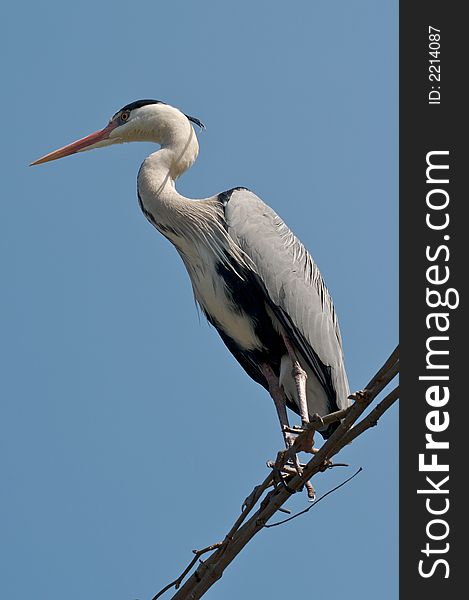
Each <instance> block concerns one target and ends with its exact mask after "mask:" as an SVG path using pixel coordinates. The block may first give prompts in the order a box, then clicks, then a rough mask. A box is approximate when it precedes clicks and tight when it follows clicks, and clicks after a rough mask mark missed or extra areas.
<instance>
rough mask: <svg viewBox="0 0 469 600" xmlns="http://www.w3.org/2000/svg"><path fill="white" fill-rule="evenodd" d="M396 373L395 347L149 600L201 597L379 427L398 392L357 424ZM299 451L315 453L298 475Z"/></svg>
mask: <svg viewBox="0 0 469 600" xmlns="http://www.w3.org/2000/svg"><path fill="white" fill-rule="evenodd" d="M398 372H399V348H398V347H397V348H396V349H395V350H394V352H393V353H392V354H391V356H390V357H389V358H388V360H387V361H386V362H385V363H384V365H383V366H382V367H381V369H380V370H379V371H378V372H377V373H376V375H375V376H374V377H372V378H371V380H370V382H369V383H368V385H367V386H366V387H365V388H364V389H363V390H361V391H358V392H355V394H352V395H351V396H350V398H352V399H353V400H354V403H353V404H352V405H351V406H350V407H348V408H347V409H344V410H340V411H337V412H335V413H331V414H329V415H326V416H324V417H322V418H321V417H319V416H317V417H316V418H314V419H312V421H311V423H309V425H308V426H307V427H306V428H304V429H303V430H297V429H292V430H291V431H292V432H295V433H298V431H300V433H299V434H298V436H297V438H296V439H295V442H294V444H293V445H292V447H291V448H289V449H288V450H282V451H280V452H279V453H278V455H277V459H276V461H275V462H274V463H268V465H269V466H271V468H272V471H271V472H270V473H269V475H268V476H267V477H266V478H265V479H264V481H263V482H262V483H261V484H259V485H257V486H256V487H255V488H254V489H253V491H252V492H251V493H250V494H249V495H248V497H247V498H246V500H245V501H244V503H243V506H242V511H241V514H240V516H239V517H238V518H237V519H236V521H235V523H234V524H233V526H232V527H231V529H230V530H229V531H228V533H227V534H226V536H225V538H224V540H223V541H222V542H219V543H217V544H213V545H212V546H208V547H207V548H204V549H202V550H194V551H193V552H194V554H195V556H194V558H193V559H192V560H191V561H190V563H189V565H188V566H187V567H186V568H185V569H184V571H183V572H182V573H181V575H180V576H179V577H178V578H177V579H175V580H174V581H172V582H171V583H169V584H168V585H167V586H165V587H164V588H163V589H162V590H161V591H160V592H158V594H157V595H156V596H154V598H153V600H157V598H160V597H161V595H162V594H164V592H166V591H167V590H169V589H170V588H171V587H175V588H176V590H178V591H177V592H176V594H174V596H173V597H172V598H173V600H182V599H184V600H186V599H189V598H190V599H191V600H197V599H198V598H201V597H202V596H203V595H204V594H205V592H206V591H207V590H208V589H209V588H210V587H212V585H213V584H214V583H215V582H216V581H218V579H220V577H221V576H222V575H223V572H224V570H225V569H226V567H227V566H228V565H229V564H230V563H231V562H232V561H233V560H234V559H235V558H236V556H237V555H238V554H239V553H240V552H241V550H242V549H243V548H244V546H245V545H246V544H247V543H248V542H249V541H250V540H251V539H252V538H253V537H254V536H255V535H256V534H257V533H259V531H261V530H262V529H264V528H265V527H266V526H267V525H266V524H267V522H268V521H269V519H270V518H271V517H272V516H273V515H274V514H275V513H276V512H277V511H280V512H288V511H286V510H285V509H284V508H282V505H283V504H284V503H285V502H286V501H287V500H288V499H289V498H290V496H291V495H292V494H294V493H295V492H298V491H300V490H302V489H303V487H304V486H307V488H308V495H311V493H312V490H313V488H312V486H311V484H310V483H309V480H310V479H311V478H312V477H313V476H314V475H316V474H317V473H319V472H320V471H325V470H326V469H328V468H330V467H331V466H335V465H334V463H332V462H331V459H332V457H333V456H335V455H336V454H337V453H338V452H339V451H340V450H342V448H344V446H346V445H347V444H349V443H351V442H352V441H353V440H355V439H356V438H357V437H358V436H360V435H362V434H363V433H364V432H365V431H367V430H368V429H369V428H370V427H373V426H375V425H376V424H377V422H378V420H379V419H380V417H381V416H382V415H383V414H384V413H385V412H386V411H387V410H388V409H389V408H390V407H391V406H392V405H393V404H394V402H396V400H397V399H398V397H399V388H398V387H396V388H394V389H393V390H392V391H391V392H390V393H388V394H387V395H386V396H385V398H384V399H383V400H381V401H380V402H379V403H378V404H377V405H376V406H375V407H374V408H373V410H371V411H370V412H369V413H368V415H366V416H365V417H363V418H362V419H361V420H359V419H360V417H361V416H362V415H363V413H364V412H365V411H366V409H367V408H368V407H369V406H370V404H371V403H372V402H373V400H374V399H375V398H376V397H377V396H378V394H380V392H382V391H383V390H384V388H385V387H386V386H387V385H388V384H389V383H390V382H391V381H392V380H393V379H394V377H395V376H396V375H397V374H398ZM336 421H341V422H340V424H339V426H338V427H337V429H336V430H335V431H334V433H333V434H332V435H331V437H330V438H329V439H328V440H327V441H326V442H325V443H324V444H323V446H321V448H319V449H316V448H314V447H313V437H314V433H315V431H316V430H317V429H319V428H321V427H323V426H324V425H328V424H330V423H333V422H336ZM300 451H306V452H309V453H311V454H313V457H312V458H311V460H310V461H309V462H308V463H307V464H306V465H304V466H302V468H301V474H299V473H298V472H297V471H296V469H295V468H293V467H292V466H291V465H289V464H287V463H288V461H289V459H292V458H294V457H295V455H296V454H297V453H298V452H300ZM354 476H355V475H354ZM350 479H351V478H349V480H350ZM347 481H348V480H347ZM347 481H345V482H343V483H342V484H340V485H339V486H337V488H334V489H338V487H341V486H342V485H344V484H345V483H347ZM307 484H308V485H307ZM269 488H272V489H269ZM332 491H334V490H330V492H328V493H327V494H325V495H324V496H322V497H321V498H319V499H318V500H317V501H316V503H317V502H319V500H321V499H322V498H324V497H325V496H326V495H328V494H329V493H331V492H332ZM313 492H314V490H313ZM259 502H260V504H259V506H258V508H257V510H256V511H255V512H254V514H252V515H251V516H250V518H249V519H248V516H249V515H250V513H251V512H252V511H253V509H254V508H255V507H256V506H257V504H258V503H259ZM312 506H314V504H312V505H311V506H309V507H308V508H307V509H305V511H302V512H306V511H307V510H309V509H310V508H311V507H312ZM299 514H301V513H298V515H299ZM298 515H293V516H292V517H290V518H289V519H285V521H287V520H291V519H292V518H294V517H296V516H298ZM276 524H280V523H274V524H271V525H268V527H272V526H273V525H276ZM211 551H212V552H213V553H212V554H211V555H210V556H209V558H208V559H207V560H205V561H202V559H200V556H201V555H202V554H205V553H207V552H211ZM197 560H199V563H200V564H199V566H198V567H197V569H196V570H195V571H194V572H193V573H192V575H191V576H190V577H189V578H188V579H187V581H186V583H185V584H184V585H183V586H182V587H180V585H181V583H182V581H183V580H184V578H185V577H186V576H187V575H188V573H189V572H190V571H191V569H192V568H193V567H194V566H195V564H196V562H197ZM178 588H180V589H178Z"/></svg>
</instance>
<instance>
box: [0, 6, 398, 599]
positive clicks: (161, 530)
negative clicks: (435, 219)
mask: <svg viewBox="0 0 469 600" xmlns="http://www.w3.org/2000/svg"><path fill="white" fill-rule="evenodd" d="M6 11H7V13H8V14H7V15H5V17H8V18H5V20H4V28H5V29H6V31H5V32H4V34H3V35H2V41H1V42H0V43H1V44H2V46H4V45H5V46H6V48H3V55H4V56H8V60H5V61H4V63H3V71H4V74H3V81H4V82H6V84H7V85H6V86H5V87H4V94H3V105H2V108H3V120H2V125H3V131H2V164H3V167H4V171H3V176H2V180H1V186H2V201H1V203H0V264H1V271H2V282H3V285H2V295H1V298H0V303H1V311H0V315H1V348H0V352H1V357H0V358H1V364H2V367H3V369H2V370H3V375H2V381H1V383H0V390H1V396H2V401H1V406H2V408H1V412H2V416H1V423H0V463H1V473H2V481H3V485H2V488H3V489H2V492H1V494H0V509H1V510H0V515H1V516H0V519H1V522H0V529H1V539H2V543H1V548H0V553H1V556H0V565H1V566H0V571H4V572H3V573H1V575H0V582H1V583H0V594H1V596H2V597H3V598H8V599H9V600H20V599H22V600H23V599H24V598H26V597H32V596H34V597H36V598H39V599H41V600H42V599H44V600H45V599H47V600H59V599H62V598H64V597H67V599H68V600H79V599H80V600H82V599H83V598H99V599H100V600H105V599H112V600H119V599H122V600H134V599H137V598H138V599H140V600H145V599H149V598H151V597H152V595H153V594H154V593H155V592H156V591H158V590H159V589H160V588H161V587H162V586H163V585H164V584H166V583H167V582H169V581H170V580H171V579H173V578H175V577H176V576H177V575H178V574H179V573H180V571H181V570H182V569H183V568H184V567H185V565H186V564H187V562H188V561H189V559H190V557H191V550H192V549H193V548H202V547H204V546H207V545H209V544H211V543H214V542H216V541H218V540H220V539H221V538H222V537H223V535H224V533H225V532H226V531H227V530H228V529H229V527H230V526H231V524H232V522H233V521H234V519H235V518H236V517H237V515H238V513H239V508H240V505H241V503H242V501H243V500H244V498H245V497H246V495H247V494H248V493H249V492H250V491H251V490H252V488H253V487H254V485H256V484H257V483H259V482H260V481H261V480H262V479H263V478H264V476H265V474H266V467H265V461H266V460H267V459H269V458H273V457H274V456H275V453H276V451H277V450H278V449H279V447H280V446H281V436H280V433H279V430H278V424H277V418H276V415H275V410H274V407H273V403H272V401H271V400H270V398H269V397H268V395H267V394H266V392H265V391H264V390H263V389H262V388H261V387H260V386H258V385H257V384H255V383H254V382H252V381H251V380H250V379H249V378H248V377H247V376H246V375H245V373H244V372H243V371H242V369H241V368H240V367H239V366H238V364H237V363H236V362H235V360H234V359H233V358H232V357H231V356H230V354H229V352H228V351H227V350H226V349H225V347H224V346H223V344H222V342H221V340H220V339H219V338H218V336H217V334H216V332H215V331H214V330H212V329H211V328H210V327H209V326H208V325H207V324H206V323H205V321H204V319H203V318H199V317H198V316H197V311H196V309H195V306H194V301H193V297H192V293H191V288H190V284H189V281H188V277H187V274H186V273H185V271H184V268H183V266H182V263H181V261H180V259H179V257H178V255H177V253H176V252H175V251H174V249H173V248H172V247H171V246H170V244H169V243H168V242H167V241H166V240H165V239H164V238H163V237H162V236H160V235H159V234H158V232H156V230H154V229H152V227H151V226H150V225H149V223H147V221H146V220H145V218H144V217H143V215H142V214H141V213H140V210H139V208H138V204H137V200H136V174H137V170H138V168H139V165H140V163H141V161H142V160H143V158H144V157H145V156H146V155H147V154H149V153H150V152H151V151H153V149H154V147H152V146H151V145H150V144H132V145H128V146H115V147H112V148H108V149H103V150H99V151H93V152H89V153H85V154H80V155H77V156H73V157H69V158H67V159H64V160H61V161H57V162H55V163H50V164H47V165H42V166H39V167H34V168H28V167H27V165H28V163H29V162H31V161H32V160H34V159H36V158H38V157H39V156H41V155H42V154H44V153H45V152H48V151H50V150H53V149H55V148H57V147H59V146H62V145H63V144H65V143H68V142H70V141H73V140H75V139H76V138H78V137H82V136H83V135H86V134H88V133H90V132H92V131H94V130H96V129H98V128H100V127H102V126H104V125H105V124H106V122H107V120H108V118H109V117H110V116H111V115H112V114H113V113H114V112H115V111H116V110H118V109H119V108H120V107H121V106H123V105H124V104H126V103H128V102H131V101H133V100H136V99H139V98H147V97H150V98H157V99H160V100H164V101H166V102H168V103H171V104H174V105H175V106H178V107H180V108H181V109H182V110H183V111H184V112H186V113H188V114H191V115H194V116H196V117H198V118H199V119H201V120H202V121H203V122H204V123H205V124H206V125H207V130H206V131H205V132H203V133H202V134H201V135H200V136H199V141H200V146H201V150H200V155H199V159H198V161H197V163H196V165H195V166H194V167H193V168H192V170H191V171H190V172H189V173H187V174H186V175H185V176H184V177H183V178H182V179H181V180H180V182H179V190H180V191H181V193H183V194H185V195H186V196H189V197H204V196H209V195H212V194H214V193H216V192H218V191H222V190H226V189H229V188H230V187H233V186H237V185H243V186H247V187H249V188H251V189H252V190H254V191H255V192H256V193H257V194H258V195H259V196H261V197H262V198H263V199H264V200H265V201H266V202H267V203H269V204H270V205H271V206H272V207H273V208H274V209H275V210H276V211H277V212H278V213H279V214H280V215H281V216H282V217H283V218H284V219H285V221H286V222H287V223H288V225H289V226H290V227H291V228H292V229H293V230H294V231H295V233H296V234H297V235H298V236H299V237H300V238H301V239H302V240H303V242H304V243H305V245H306V246H307V247H308V248H309V250H310V251H311V253H312V255H313V257H314V258H315V260H316V262H317V263H318V265H319V267H320V269H321V271H322V273H323V275H324V277H325V279H326V282H327V284H328V287H329V289H330V291H331V293H332V295H333V298H334V301H335V304H336V308H337V311H338V313H339V318H340V323H341V329H342V335H343V338H344V347H345V355H346V363H347V367H348V373H349V379H350V383H351V387H352V389H356V388H359V387H361V386H363V385H364V384H365V383H366V382H367V381H368V379H369V377H370V376H371V375H372V374H373V373H374V372H375V370H376V369H377V368H378V367H379V366H380V365H381V363H382V362H383V361H384V360H385V359H386V357H387V356H388V354H389V353H390V352H391V351H392V349H393V348H394V346H395V345H396V343H397V331H398V330H397V317H398V315H397V293H398V288H397V258H398V252H397V206H398V204H397V203H398V196H397V183H398V180H397V168H398V164H397V141H398V139H397V117H398V114H397V110H398V105H397V98H398V88H397V55H398V53H397V42H398V38H397V2H380V3H377V2H374V1H372V0H369V1H364V0H363V1H357V0H353V1H350V0H341V1H336V2H322V1H321V2H320V1H317V0H314V1H312V2H311V1H306V0H303V1H293V2H291V3H289V4H288V6H287V5H286V4H284V3H272V2H266V1H264V2H256V3H253V2H247V1H245V0H239V1H238V2H236V3H234V2H232V3H220V2H215V1H214V0H212V1H208V0H200V1H199V2H197V3H191V2H188V1H185V2H184V1H174V2H171V3H169V2H166V3H155V2H149V1H147V0H142V1H141V2H139V3H137V4H135V3H134V4H132V3H129V2H121V1H114V2H109V1H104V2H99V3H97V2H89V1H88V0H84V1H82V2H81V3H75V4H71V3H59V2H53V1H46V2H43V3H32V2H30V3H16V4H13V3H10V4H9V5H8V6H7V7H6ZM5 23H7V25H5ZM293 422H295V419H293ZM397 444H398V432H397V408H396V407H394V408H393V409H392V410H391V411H390V412H389V413H387V414H386V415H385V417H384V418H383V420H382V422H381V424H380V425H379V426H378V427H377V428H375V429H374V430H373V431H371V432H369V433H368V434H367V435H366V436H364V437H363V438H361V439H359V440H358V441H357V442H355V443H354V444H353V445H352V446H350V447H349V448H347V449H346V451H344V452H343V454H342V455H341V460H344V461H346V462H348V463H350V465H351V468H350V469H348V470H342V471H341V470H339V469H336V470H335V471H333V472H329V473H326V474H323V475H321V477H320V478H318V479H317V480H316V482H315V487H316V488H317V491H318V493H322V492H325V491H327V490H328V489H329V488H331V487H333V485H335V484H336V483H337V482H339V481H341V480H342V479H344V478H345V477H346V476H347V475H348V474H351V472H352V471H353V470H354V469H355V468H358V467H360V466H362V467H363V468H364V471H363V472H362V473H361V474H360V475H359V476H358V477H357V478H355V479H354V480H353V482H351V483H350V484H349V485H348V486H346V487H345V488H342V489H341V490H340V491H339V492H337V493H336V494H335V495H332V496H330V497H329V498H328V499H327V500H325V501H324V502H322V503H321V504H320V505H318V507H317V508H316V509H314V510H312V511H310V512H309V513H308V515H307V516H305V517H302V518H300V519H297V520H295V521H293V522H292V523H290V524H289V525H285V526H283V527H277V528H273V529H270V530H266V531H264V532H262V533H261V534H260V535H258V536H257V537H256V539H255V540H254V541H253V542H252V543H251V544H249V546H248V547H247V548H246V549H245V551H244V552H243V553H242V555H241V556H240V557H239V558H238V559H237V561H236V562H235V563H234V564H233V565H232V566H231V567H230V569H229V570H228V571H227V572H226V573H225V575H224V577H223V579H222V580H221V581H220V582H218V584H217V585H216V586H215V587H214V588H213V589H212V590H211V591H210V592H209V593H208V594H207V596H206V597H207V598H224V599H225V600H231V599H233V600H234V599H238V598H256V597H271V598H282V597H285V595H286V594H288V593H289V590H291V589H292V586H293V588H294V589H295V591H296V593H298V594H301V595H302V597H305V598H309V597H313V596H314V597H322V598H324V597H327V598H329V599H331V600H333V599H335V598H343V597H344V595H345V594H347V596H348V597H351V598H360V599H361V600H367V599H372V598H373V599H374V598H376V597H377V596H379V597H380V598H382V599H385V600H387V599H391V598H396V597H397V543H398V540H397V517H398V512H397V509H398V505H397V500H398V481H397V475H398V473H397V464H398V446H397ZM305 505H307V500H306V497H305V496H300V495H297V496H296V497H295V498H292V500H291V505H290V508H292V509H295V508H296V509H298V508H303V507H304V506H305ZM365 573H366V575H365ZM365 582H366V583H365ZM169 596H170V594H169ZM169 596H168V597H169Z"/></svg>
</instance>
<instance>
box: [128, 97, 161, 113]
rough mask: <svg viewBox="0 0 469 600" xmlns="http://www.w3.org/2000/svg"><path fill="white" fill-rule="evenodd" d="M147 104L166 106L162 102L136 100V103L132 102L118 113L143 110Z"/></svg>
mask: <svg viewBox="0 0 469 600" xmlns="http://www.w3.org/2000/svg"><path fill="white" fill-rule="evenodd" d="M147 104H164V102H161V100H149V99H146V100H136V101H135V102H131V103H130V104H126V105H125V106H123V107H122V108H121V109H120V110H119V111H117V112H121V111H123V110H134V109H135V108H142V106H146V105H147ZM116 114H117V113H116Z"/></svg>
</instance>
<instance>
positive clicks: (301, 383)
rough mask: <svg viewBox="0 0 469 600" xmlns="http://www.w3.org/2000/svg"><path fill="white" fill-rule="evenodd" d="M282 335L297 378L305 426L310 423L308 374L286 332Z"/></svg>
mask: <svg viewBox="0 0 469 600" xmlns="http://www.w3.org/2000/svg"><path fill="white" fill-rule="evenodd" d="M282 337H283V343H284V344H285V347H286V349H287V352H288V356H289V357H290V360H291V362H292V375H293V379H294V380H295V386H296V394H297V396H298V406H299V409H300V416H301V424H302V425H303V426H304V425H306V424H307V423H309V412H308V402H307V399H306V380H307V379H308V375H307V373H306V371H305V370H304V369H303V368H302V367H301V365H300V363H299V361H298V359H297V358H296V354H295V350H294V348H293V346H292V344H291V342H290V340H289V339H288V337H287V336H286V335H285V334H284V333H283V334H282Z"/></svg>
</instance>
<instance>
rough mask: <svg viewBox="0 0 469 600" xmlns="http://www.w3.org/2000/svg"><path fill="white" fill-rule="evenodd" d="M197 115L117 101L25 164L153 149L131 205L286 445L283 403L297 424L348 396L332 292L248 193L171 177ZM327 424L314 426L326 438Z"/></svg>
mask: <svg viewBox="0 0 469 600" xmlns="http://www.w3.org/2000/svg"><path fill="white" fill-rule="evenodd" d="M193 125H197V126H198V127H200V128H203V124H202V123H201V122H200V121H199V120H198V119H196V118H194V117H190V116H188V115H185V114H184V113H182V112H181V111H180V110H178V109H177V108H174V107H173V106H170V105H169V104H166V103H164V102H161V101H158V100H138V101H136V102H132V103H130V104H127V105H126V106H124V107H123V108H122V109H120V110H119V111H118V112H117V113H116V114H115V115H114V116H113V117H112V118H111V119H110V121H109V123H108V124H107V126H106V127H104V129H101V130H99V131H97V132H95V133H92V134H91V135H89V136H87V137H85V138H82V139H80V140H78V141H76V142H73V143H72V144H69V145H67V146H65V147H63V148H60V149H58V150H55V151H54V152H51V153H49V154H46V155H45V156H43V157H42V158H40V159H38V160H36V161H35V162H33V163H32V164H33V165H37V164H40V163H45V162H48V161H52V160H55V159H58V158H62V157H64V156H68V155H70V154H74V153H76V152H83V151H86V150H91V149H93V148H103V147H105V146H110V145H112V144H120V143H123V142H138V141H146V142H154V143H157V144H158V145H159V146H160V148H159V149H158V150H157V151H156V152H154V153H153V154H151V155H150V156H148V157H147V158H146V159H145V160H144V162H143V163H142V165H141V167H140V170H139V173H138V178H137V195H138V200H139V204H140V208H141V210H142V211H143V213H144V215H145V216H146V218H147V219H148V220H149V221H150V222H151V223H152V225H153V226H154V227H155V228H156V229H157V230H158V231H160V232H161V233H162V234H163V235H164V236H165V237H166V238H167V239H168V240H169V241H170V242H172V244H174V246H175V247H176V250H177V251H178V253H179V254H180V256H181V258H182V260H183V262H184V265H185V267H186V269H187V272H188V274H189V277H190V280H191V283H192V287H193V291H194V295H195V298H196V300H197V302H198V304H199V305H200V307H201V309H202V311H203V313H204V314H205V316H206V317H207V319H208V321H209V322H210V323H211V324H212V325H213V326H214V327H215V329H216V330H217V331H218V333H219V334H220V336H221V338H222V340H223V341H224V343H225V344H226V346H227V347H228V349H229V350H230V351H231V352H232V354H233V355H234V356H235V358H236V359H237V360H238V362H239V363H240V364H241V366H242V367H243V368H244V370H245V371H246V372H247V373H248V374H249V375H250V376H251V377H252V379H254V380H255V381H256V382H257V383H259V384H260V385H262V386H263V387H264V388H266V389H267V390H268V392H269V393H270V395H271V397H272V399H273V401H274V404H275V407H276V410H277V415H278V418H279V421H280V425H281V429H282V432H283V435H284V438H285V442H286V445H287V447H288V446H289V445H291V443H292V440H293V439H294V438H293V436H292V434H291V431H290V432H289V431H288V429H289V422H288V415H287V407H288V408H289V409H292V410H293V411H294V412H296V413H297V414H299V415H300V417H301V422H302V425H303V426H304V425H305V424H307V423H308V422H309V421H310V418H311V416H312V415H313V414H316V413H317V414H319V415H321V416H322V415H324V414H327V413H329V412H332V411H336V410H339V409H341V408H345V407H347V406H348V405H349V400H348V396H349V387H348V381H347V375H346V371H345V367H344V357H343V350H342V341H341V335H340V330H339V324H338V320H337V316H336V313H335V310H334V306H333V303H332V299H331V296H330V294H329V292H328V290H327V288H326V286H325V284H324V281H323V278H322V276H321V274H320V272H319V269H318V267H317V266H316V264H315V262H314V261H313V259H312V257H311V255H310V254H309V252H308V251H307V250H306V248H305V247H304V246H303V244H302V243H301V242H300V241H299V240H298V239H297V238H296V237H295V235H294V234H293V233H292V232H291V231H290V229H289V228H288V227H287V226H286V225H285V223H284V222H283V221H282V220H281V219H280V217H279V216H278V215H277V214H276V213H275V212H274V211H273V210H272V209H271V208H270V207H269V206H267V205H266V204H265V203H264V202H263V201H262V200H261V199H260V198H258V197H257V196H256V195H255V194H254V193H253V192H251V191H250V190H248V189H246V188H242V187H237V188H233V189H230V190H228V191H225V192H222V193H219V194H216V195H214V196H211V197H209V198H204V199H196V200H193V199H188V198H185V197H184V196H182V195H181V194H179V193H178V192H177V190H176V187H175V182H176V180H177V179H178V177H180V175H182V173H184V171H186V170H187V169H188V168H189V167H191V165H192V164H193V163H194V161H195V159H196V158H197V155H198V150H199V145H198V141H197V136H196V134H195V130H194V127H193ZM333 429H334V427H333V426H329V427H328V428H323V430H322V431H321V433H322V435H323V437H324V438H327V437H328V436H329V435H330V434H331V432H332V431H333Z"/></svg>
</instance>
